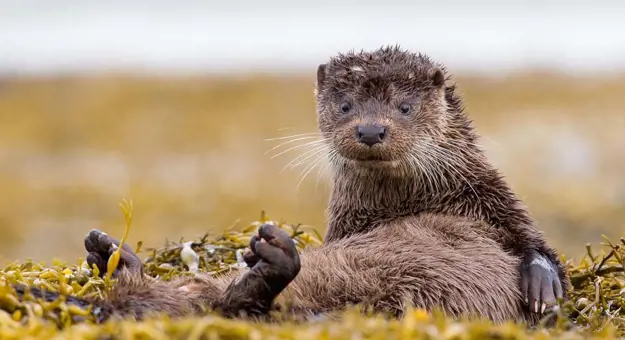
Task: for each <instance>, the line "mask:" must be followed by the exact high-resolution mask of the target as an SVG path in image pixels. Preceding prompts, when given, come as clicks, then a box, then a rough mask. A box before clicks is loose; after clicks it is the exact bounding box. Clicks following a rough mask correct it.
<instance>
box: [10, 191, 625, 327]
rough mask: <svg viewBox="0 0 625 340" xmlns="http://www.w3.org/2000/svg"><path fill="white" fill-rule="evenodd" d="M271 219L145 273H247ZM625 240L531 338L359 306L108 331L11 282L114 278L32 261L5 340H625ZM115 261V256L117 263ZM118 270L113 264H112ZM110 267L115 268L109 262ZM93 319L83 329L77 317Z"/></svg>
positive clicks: (164, 258) (92, 283)
mask: <svg viewBox="0 0 625 340" xmlns="http://www.w3.org/2000/svg"><path fill="white" fill-rule="evenodd" d="M122 210H123V211H124V214H125V217H126V234H127V233H128V231H129V229H130V224H131V221H132V204H128V203H127V202H125V203H124V204H122ZM267 221H269V219H268V218H267V217H266V216H265V215H264V213H263V214H261V218H260V219H259V220H258V221H256V222H253V223H251V224H249V225H248V226H246V227H245V228H243V229H241V230H238V231H236V230H234V229H233V228H228V229H226V230H225V231H224V232H223V233H221V234H219V235H205V236H204V237H202V238H200V239H197V240H190V241H185V240H182V239H181V240H179V241H178V242H167V243H166V244H165V246H164V247H162V248H158V249H143V250H141V248H142V245H141V242H139V243H138V244H137V250H138V251H140V254H142V256H143V258H144V263H145V270H146V273H147V274H149V275H150V276H152V277H158V278H159V279H162V280H169V279H171V278H172V277H175V276H177V275H194V272H195V271H197V270H200V271H208V272H212V273H215V274H219V273H221V272H224V271H229V270H245V269H244V268H242V267H243V266H242V265H241V264H242V261H241V256H240V254H241V251H242V249H244V247H245V246H246V245H247V244H248V242H249V239H250V237H251V235H252V233H253V232H254V231H255V230H256V228H257V227H258V226H259V225H260V224H261V223H264V222H267ZM275 223H278V224H279V225H280V226H281V227H282V228H283V229H285V230H287V231H288V232H290V233H291V234H292V236H293V238H294V240H295V241H296V243H297V244H298V246H299V247H307V246H316V245H319V244H321V236H320V235H319V233H317V232H316V231H315V230H314V229H313V228H309V227H306V226H302V225H291V224H287V223H284V222H275ZM624 249H625V238H621V239H619V240H618V242H613V241H612V242H611V241H610V240H608V239H606V242H605V243H603V244H602V253H601V254H599V253H593V252H594V251H596V250H593V248H592V247H591V246H590V245H588V246H587V247H586V250H585V254H584V255H583V257H582V258H581V259H580V260H579V261H571V260H567V259H565V261H566V263H567V266H568V269H569V272H570V275H571V279H572V282H573V287H574V289H573V291H572V292H571V299H570V301H569V302H567V303H566V304H564V305H563V308H561V309H560V311H559V312H558V315H557V317H558V322H557V325H556V326H555V327H554V328H551V329H545V328H542V327H539V328H538V329H534V330H529V329H526V328H525V327H524V326H522V325H517V324H513V323H506V324H502V325H493V324H491V323H489V322H487V321H472V322H469V321H464V320H451V319H449V318H445V317H444V316H443V315H441V314H440V313H437V312H433V313H428V312H426V311H424V310H419V309H411V310H409V311H408V312H407V313H406V316H405V317H404V318H403V319H401V320H395V319H388V318H384V317H382V316H376V315H368V316H364V315H363V314H361V313H358V312H357V311H356V309H355V308H351V309H348V310H346V311H345V312H343V313H341V315H340V319H339V320H320V321H311V322H308V323H304V324H301V323H300V324H296V323H295V322H291V321H285V322H282V323H280V324H277V323H275V324H269V323H264V324H263V323H252V322H245V321H238V320H229V319H225V318H222V317H219V316H217V315H214V314H207V315H205V316H203V317H189V318H184V319H176V320H172V319H168V318H166V317H159V318H156V317H154V318H150V319H148V320H145V321H142V322H135V321H132V320H121V321H120V320H117V321H109V322H107V323H105V324H102V325H97V324H94V323H93V322H91V321H90V318H91V317H90V315H88V314H87V313H86V312H85V311H82V310H79V309H78V308H74V307H73V306H67V305H66V304H65V303H64V302H63V300H62V299H60V300H58V301H56V302H52V303H45V302H42V301H35V300H34V299H33V300H28V299H27V301H19V300H18V299H17V297H16V295H15V292H14V291H13V290H12V288H11V286H10V284H11V283H15V282H20V283H25V284H28V285H35V286H41V287H45V288H47V289H50V290H54V291H60V292H64V293H69V294H73V295H77V296H98V295H99V296H104V295H105V294H106V291H107V289H108V287H110V285H111V284H114V280H112V281H110V280H109V278H106V277H105V278H104V279H102V278H100V277H99V276H98V275H97V273H96V271H97V269H96V270H93V269H90V268H88V266H87V265H86V262H85V261H84V260H83V259H79V260H78V262H77V264H75V265H71V264H66V263H60V262H58V261H57V262H53V263H52V265H51V266H46V265H45V264H43V263H35V262H32V261H24V262H19V263H13V264H11V265H8V266H7V267H5V268H3V269H2V272H1V274H0V339H27V338H37V339H65V338H68V339H76V338H84V339H118V338H123V339H126V338H134V339H172V338H176V339H329V338H336V339H365V338H368V339H412V338H415V339H430V338H446V339H451V338H453V339H484V338H494V339H548V338H565V339H578V338H579V339H582V338H601V339H605V338H618V337H623V336H625V311H623V309H622V307H623V306H624V305H625V274H624V272H623V268H624V265H625V250H624ZM112 258H115V257H114V256H112ZM111 262H114V260H112V261H111ZM109 265H116V263H110V264H109ZM81 317H82V318H83V319H84V318H87V319H88V320H87V321H83V322H80V323H76V322H74V320H76V319H78V318H81Z"/></svg>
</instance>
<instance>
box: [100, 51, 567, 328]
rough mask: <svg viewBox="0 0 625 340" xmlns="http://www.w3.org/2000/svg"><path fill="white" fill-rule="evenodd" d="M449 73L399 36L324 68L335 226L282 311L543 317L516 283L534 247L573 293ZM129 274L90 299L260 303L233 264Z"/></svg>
mask: <svg viewBox="0 0 625 340" xmlns="http://www.w3.org/2000/svg"><path fill="white" fill-rule="evenodd" d="M448 83H449V79H448V76H447V75H446V73H445V69H444V68H443V67H442V66H440V65H437V64H435V63H433V62H432V61H431V60H430V59H429V58H427V57H426V56H423V55H416V54H412V53H408V52H404V51H401V50H399V49H398V48H390V47H389V48H382V49H380V50H377V51H374V52H371V53H365V52H361V53H348V54H345V55H339V56H338V57H335V58H332V59H331V60H330V61H329V62H328V63H327V64H324V65H322V66H320V67H319V70H318V84H317V99H318V119H319V129H320V131H321V133H322V135H323V138H324V140H325V141H326V142H327V143H328V148H329V150H330V156H331V157H330V158H331V160H332V167H333V192H332V196H331V199H330V204H329V219H330V221H329V228H328V231H327V235H326V239H325V243H324V245H323V246H321V247H319V248H314V249H308V250H305V251H304V252H303V253H302V254H301V270H300V272H299V274H298V275H297V276H296V278H295V279H294V281H292V282H291V283H290V284H289V285H288V287H287V288H286V289H285V290H284V291H283V292H282V293H281V294H280V296H279V297H278V298H277V300H276V302H278V303H279V305H281V306H283V307H282V308H283V309H284V308H285V307H284V306H289V307H286V309H287V310H289V311H291V312H292V313H293V314H299V315H303V316H309V315H314V314H318V313H324V312H330V311H334V310H338V309H341V308H343V307H345V306H347V305H349V304H363V305H367V306H370V307H373V309H374V311H377V312H389V313H391V314H394V315H398V316H399V315H401V314H402V310H403V309H404V307H405V306H406V304H413V305H415V306H416V307H421V308H425V309H428V310H432V309H434V308H440V309H442V310H443V311H445V312H446V313H448V314H449V315H451V316H455V317H460V316H470V317H484V318H488V319H491V320H493V321H495V322H502V321H506V320H517V321H527V322H528V323H529V324H535V323H536V322H537V320H538V316H537V314H531V313H529V312H528V311H527V309H526V308H523V306H522V302H521V300H522V298H521V294H520V290H519V266H520V262H521V259H522V258H523V257H524V256H525V255H526V254H529V253H531V252H532V251H536V252H539V253H541V254H546V255H547V257H548V258H549V259H551V261H553V262H554V263H556V264H557V267H558V271H559V276H560V278H561V281H562V284H563V286H564V288H565V291H568V289H569V287H570V283H569V280H568V277H567V273H566V271H565V267H564V265H563V264H562V263H561V262H560V261H559V260H558V257H557V254H556V252H555V250H553V249H552V248H551V247H549V246H548V245H547V244H546V242H545V240H544V238H543V236H542V234H541V232H540V231H539V230H537V229H536V228H535V222H534V220H533V219H532V218H531V217H530V216H529V214H528V212H527V210H526V209H525V207H524V206H523V204H522V203H521V202H520V200H519V199H518V198H517V197H516V195H515V194H514V193H513V192H512V191H511V189H510V188H509V186H508V185H507V184H506V182H505V181H504V179H503V178H502V176H501V175H500V174H499V172H498V171H497V170H496V169H494V167H492V166H491V165H490V164H489V163H488V161H487V160H486V158H485V156H484V153H483V152H482V150H481V149H480V148H479V147H478V146H477V145H476V141H477V135H476V134H475V132H474V131H473V128H472V127H471V122H470V120H469V118H468V117H467V116H466V115H465V114H464V113H463V108H462V104H461V100H460V97H459V96H458V95H457V94H456V91H455V87H454V86H453V85H449V84H448ZM415 94H418V95H419V96H415ZM402 95H403V96H404V98H403V99H405V100H412V102H411V103H412V104H413V108H414V110H415V114H414V115H413V116H409V117H408V116H407V117H402V116H397V115H396V112H392V110H389V109H388V108H389V107H393V104H398V103H396V102H394V100H396V99H397V98H401V97H402ZM371 98H373V99H375V101H368V99H371ZM341 100H353V102H354V103H362V107H361V109H362V111H360V112H361V114H360V115H357V116H351V117H352V118H348V117H349V116H347V115H345V116H341V115H340V113H339V110H338V108H337V105H339V103H340V102H341ZM355 105H358V104H355ZM356 112H359V111H356ZM366 112H369V113H371V112H375V113H376V117H375V118H373V116H372V115H370V114H366ZM354 117H355V118H354ZM376 120H377V121H378V122H383V123H384V124H386V125H387V126H388V128H389V133H388V138H389V139H390V140H391V141H392V142H393V143H390V144H389V145H391V146H381V147H379V148H378V149H379V152H377V153H376V152H375V151H373V152H371V150H369V151H367V152H365V151H363V149H362V146H359V145H357V144H354V142H353V141H350V140H353V138H352V137H353V131H354V130H353V128H354V124H356V123H359V122H365V123H371V122H374V121H376ZM359 148H360V149H359ZM366 155H369V156H370V155H373V156H374V159H368V158H367V157H369V156H366ZM120 273H121V274H120V278H119V282H118V284H117V285H116V286H115V288H114V289H113V291H112V292H111V293H110V295H109V296H108V298H107V300H105V301H97V302H95V303H96V304H97V305H99V306H100V307H101V309H102V310H103V311H104V313H108V314H110V315H111V316H115V315H118V316H134V317H137V318H142V317H144V316H145V315H146V314H149V313H152V312H163V313H166V314H169V315H171V316H182V315H186V314H188V313H200V312H202V311H204V310H206V309H216V310H219V311H221V312H222V313H224V314H226V315H231V313H229V311H228V307H229V306H235V307H236V306H239V307H240V306H243V307H244V308H238V307H237V308H235V309H238V310H241V309H243V310H255V309H256V310H258V309H259V308H260V307H259V306H255V301H257V297H255V296H254V294H251V293H250V292H249V291H245V290H238V291H233V289H232V287H233V286H234V285H233V284H231V283H232V282H234V281H237V280H240V279H241V276H239V274H237V273H232V274H228V275H225V276H221V277H217V278H215V277H210V276H208V275H206V274H202V275H200V276H198V277H197V278H195V279H179V280H177V281H175V282H159V281H153V280H150V279H147V278H143V277H140V276H137V275H136V274H131V273H130V272H129V271H127V270H122V271H121V272H120ZM243 275H244V276H245V275H247V274H243ZM235 278H236V279H235ZM233 280H234V281H233ZM258 282H260V283H262V278H258V281H257V283H258ZM252 288H253V287H252ZM262 308H264V307H262ZM262 308H260V309H262Z"/></svg>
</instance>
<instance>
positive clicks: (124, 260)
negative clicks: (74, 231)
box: [85, 229, 143, 277]
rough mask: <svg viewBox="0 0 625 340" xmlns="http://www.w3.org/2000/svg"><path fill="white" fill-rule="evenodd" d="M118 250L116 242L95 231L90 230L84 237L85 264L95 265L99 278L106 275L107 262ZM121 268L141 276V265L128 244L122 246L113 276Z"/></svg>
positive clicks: (117, 242) (106, 235)
mask: <svg viewBox="0 0 625 340" xmlns="http://www.w3.org/2000/svg"><path fill="white" fill-rule="evenodd" d="M118 248H119V241H118V240H116V239H114V238H113V237H111V236H109V235H108V234H106V233H104V232H102V231H99V230H97V229H93V230H91V231H90V232H89V234H87V237H85V249H86V250H87V253H88V254H87V263H88V264H89V267H92V266H93V265H94V264H95V265H96V266H97V267H98V270H99V271H100V276H101V277H104V276H105V275H106V269H107V263H108V260H109V258H110V256H111V255H112V254H113V252H114V251H116V250H117V249H118ZM121 267H126V268H128V269H129V270H130V271H131V272H132V273H137V274H139V275H142V274H143V263H142V262H141V259H140V258H139V256H137V254H135V252H134V251H133V250H132V248H131V247H130V246H129V245H128V244H124V246H123V247H122V250H121V252H120V258H119V265H118V268H116V269H115V271H114V272H113V276H115V275H116V274H117V272H118V270H119V269H120V268H121Z"/></svg>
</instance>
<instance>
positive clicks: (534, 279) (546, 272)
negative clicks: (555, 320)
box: [521, 251, 563, 314]
mask: <svg viewBox="0 0 625 340" xmlns="http://www.w3.org/2000/svg"><path fill="white" fill-rule="evenodd" d="M521 292H522V294H523V297H524V300H525V304H526V305H528V306H529V308H530V310H531V311H532V312H534V313H540V314H543V313H545V311H546V310H547V308H549V309H550V310H551V309H554V308H557V307H558V299H562V298H563V292H562V284H561V282H560V278H559V275H558V268H557V267H556V265H555V264H553V263H552V262H551V261H550V260H549V259H548V258H546V257H545V256H543V255H541V254H540V253H538V252H537V251H531V252H529V253H528V254H527V255H526V256H525V257H524V258H523V261H522V263H521Z"/></svg>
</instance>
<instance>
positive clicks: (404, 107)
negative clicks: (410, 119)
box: [399, 103, 412, 114]
mask: <svg viewBox="0 0 625 340" xmlns="http://www.w3.org/2000/svg"><path fill="white" fill-rule="evenodd" d="M410 109H412V106H410V104H408V103H402V104H401V105H399V111H401V113H403V114H407V113H409V112H410Z"/></svg>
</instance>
